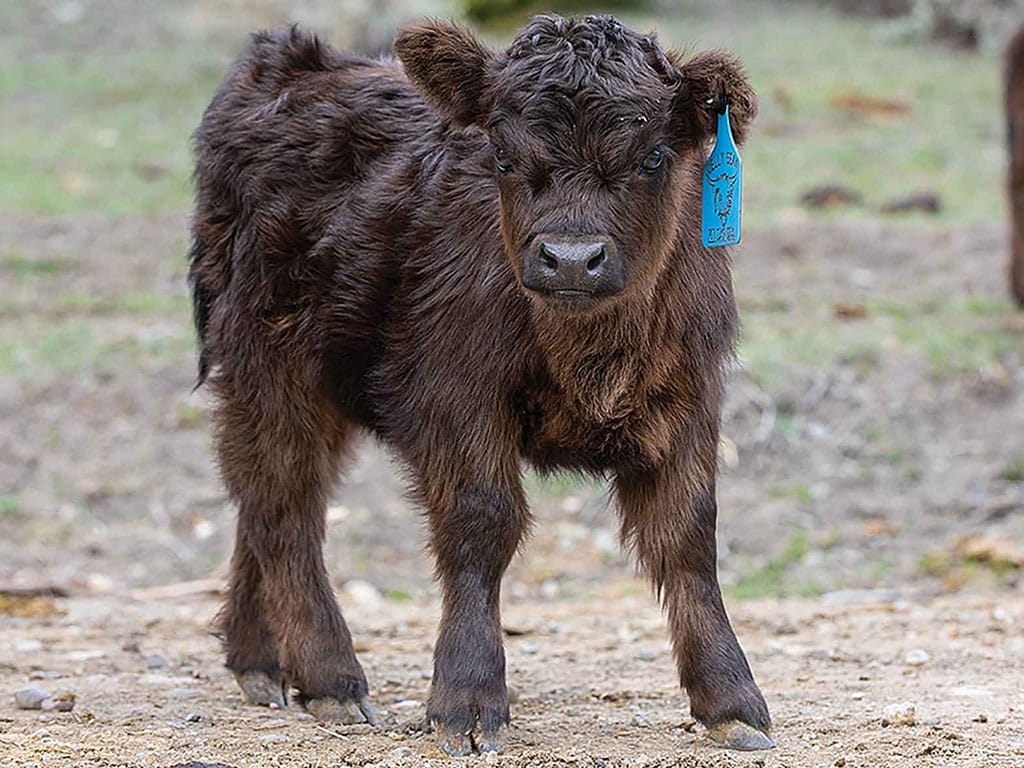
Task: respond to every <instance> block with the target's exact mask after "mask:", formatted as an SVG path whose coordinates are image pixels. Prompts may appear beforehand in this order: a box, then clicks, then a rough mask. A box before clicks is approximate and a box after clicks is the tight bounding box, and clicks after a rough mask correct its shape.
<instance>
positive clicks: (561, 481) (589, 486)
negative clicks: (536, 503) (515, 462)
mask: <svg viewBox="0 0 1024 768" xmlns="http://www.w3.org/2000/svg"><path fill="white" fill-rule="evenodd" d="M606 485H607V483H606V482H605V480H603V479H601V478H595V477H590V476H588V475H583V474H579V473H576V472H553V473H551V474H547V475H544V474H541V473H539V472H535V471H533V470H530V471H528V472H526V473H525V475H524V477H523V486H524V488H526V492H527V493H528V494H529V495H531V496H537V495H539V496H547V497H552V498H559V499H560V498H563V497H565V496H573V495H576V494H587V495H593V494H596V493H601V492H602V491H603V490H604V488H605V486H606Z"/></svg>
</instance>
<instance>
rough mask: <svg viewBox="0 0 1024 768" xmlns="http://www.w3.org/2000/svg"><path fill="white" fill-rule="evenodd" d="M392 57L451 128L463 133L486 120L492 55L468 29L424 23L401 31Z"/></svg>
mask: <svg viewBox="0 0 1024 768" xmlns="http://www.w3.org/2000/svg"><path fill="white" fill-rule="evenodd" d="M395 53H396V54H398V58H399V59H400V60H401V62H402V64H403V65H404V66H405V72H406V74H407V75H408V76H409V79H410V80H411V81H412V83H413V85H415V86H416V87H417V88H418V89H419V91H420V92H421V93H422V94H423V95H424V97H425V98H426V99H427V101H429V102H430V103H431V105H433V106H434V107H435V108H436V109H437V110H438V111H440V112H441V113H442V114H443V115H445V116H446V117H448V118H449V119H450V120H452V121H453V122H454V123H456V124H457V125H459V126H463V127H464V126H467V125H472V124H474V123H480V122H481V121H482V120H483V119H484V118H485V117H486V115H487V113H488V112H489V105H488V104H487V103H486V93H487V90H488V84H489V74H490V69H491V65H492V63H493V62H494V60H495V53H494V52H493V51H492V50H490V49H489V48H487V46H485V45H484V44H483V43H481V42H480V41H479V40H477V39H476V36H475V35H474V34H473V33H472V32H470V31H469V30H468V29H466V28H465V27H460V26H459V25H457V24H452V23H449V22H445V21H439V20H437V19H428V20H427V21H423V22H420V23H418V24H413V25H411V26H408V27H405V28H404V29H402V30H401V31H399V33H398V36H397V37H396V38H395Z"/></svg>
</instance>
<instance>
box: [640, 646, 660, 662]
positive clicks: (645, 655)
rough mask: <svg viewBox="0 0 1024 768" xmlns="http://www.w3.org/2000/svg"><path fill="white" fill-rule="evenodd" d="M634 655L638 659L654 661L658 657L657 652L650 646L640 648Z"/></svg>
mask: <svg viewBox="0 0 1024 768" xmlns="http://www.w3.org/2000/svg"><path fill="white" fill-rule="evenodd" d="M636 657H637V658H638V659H639V660H640V661H654V660H655V659H656V658H658V652H657V651H655V650H652V649H650V648H641V649H640V650H639V651H637V652H636Z"/></svg>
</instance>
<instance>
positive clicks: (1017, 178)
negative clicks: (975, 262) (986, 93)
mask: <svg viewBox="0 0 1024 768" xmlns="http://www.w3.org/2000/svg"><path fill="white" fill-rule="evenodd" d="M1006 125H1007V141H1008V142H1009V149H1010V173H1009V194H1010V293H1011V294H1012V295H1013V297H1014V298H1015V299H1016V300H1017V303H1018V304H1020V305H1021V306H1024V27H1021V28H1020V30H1018V32H1017V34H1016V35H1015V36H1014V38H1013V40H1011V41H1010V46H1009V48H1007V50H1006Z"/></svg>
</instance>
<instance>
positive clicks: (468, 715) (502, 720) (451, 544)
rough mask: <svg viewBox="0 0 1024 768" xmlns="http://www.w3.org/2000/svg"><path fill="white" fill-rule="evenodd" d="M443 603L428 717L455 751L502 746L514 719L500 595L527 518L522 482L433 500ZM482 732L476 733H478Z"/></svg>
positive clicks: (444, 745) (433, 533)
mask: <svg viewBox="0 0 1024 768" xmlns="http://www.w3.org/2000/svg"><path fill="white" fill-rule="evenodd" d="M429 512H430V527H431V542H432V548H433V550H434V554H435V556H436V558H437V574H438V578H439V580H440V582H441V588H442V590H443V595H444V607H443V610H442V616H441V625H440V629H439V633H438V639H437V645H436V646H435V649H434V678H433V684H432V686H431V691H430V699H429V701H428V703H427V719H428V721H429V722H430V723H432V724H433V725H434V727H435V728H436V729H437V733H438V738H439V742H440V746H441V748H442V749H444V750H445V751H446V752H448V753H449V754H452V755H465V754H468V753H469V752H470V751H471V750H472V748H473V747H474V741H475V746H476V747H477V748H478V749H479V750H480V751H482V752H483V751H500V750H501V748H502V743H501V734H500V730H501V728H502V726H504V725H506V724H507V723H508V720H509V711H508V694H507V691H506V686H505V649H504V645H503V642H502V631H501V617H500V613H499V606H498V599H499V594H500V590H501V578H502V575H503V574H504V572H505V568H506V567H507V566H508V563H509V561H510V560H511V559H512V556H513V555H514V554H515V551H516V548H517V547H518V546H519V542H520V540H521V539H522V536H523V533H524V532H525V530H526V527H527V525H528V522H527V521H528V514H527V511H526V504H525V501H524V500H523V498H522V490H521V489H520V488H519V487H518V484H515V485H512V484H510V483H504V484H502V483H493V484H482V485H474V486H469V487H465V486H464V487H461V488H458V489H457V490H455V491H453V492H451V493H450V494H439V495H438V497H437V498H436V501H434V502H433V503H431V504H430V510H429ZM476 731H478V732H479V735H478V737H474V732H476Z"/></svg>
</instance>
